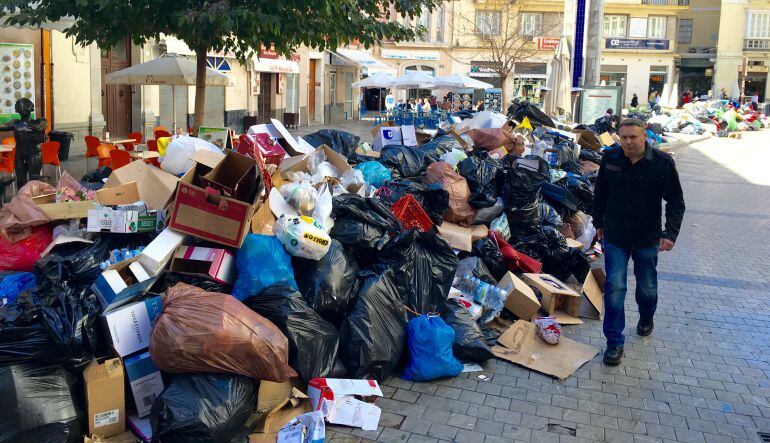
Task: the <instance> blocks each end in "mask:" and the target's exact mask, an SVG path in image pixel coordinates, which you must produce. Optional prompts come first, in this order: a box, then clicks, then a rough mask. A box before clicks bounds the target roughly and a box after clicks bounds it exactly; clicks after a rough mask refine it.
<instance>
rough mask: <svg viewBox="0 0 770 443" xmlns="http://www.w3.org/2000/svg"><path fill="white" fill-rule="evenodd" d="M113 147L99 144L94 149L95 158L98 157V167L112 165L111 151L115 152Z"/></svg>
mask: <svg viewBox="0 0 770 443" xmlns="http://www.w3.org/2000/svg"><path fill="white" fill-rule="evenodd" d="M117 149H118V148H116V147H115V145H108V144H100V145H99V146H97V147H96V152H97V157H99V165H98V166H99V167H102V166H111V165H112V155H111V154H110V153H111V152H112V151H115V150H117Z"/></svg>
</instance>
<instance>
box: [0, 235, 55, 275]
mask: <svg viewBox="0 0 770 443" xmlns="http://www.w3.org/2000/svg"><path fill="white" fill-rule="evenodd" d="M30 232H31V234H30V235H29V236H28V237H26V238H23V239H22V240H20V241H18V242H16V243H11V242H9V241H8V240H6V239H5V238H3V237H0V271H17V272H31V271H32V269H33V268H34V267H35V263H36V262H37V261H38V260H39V259H40V254H41V253H42V252H43V251H44V250H45V248H47V247H48V245H49V244H50V243H51V240H52V235H51V230H50V229H49V228H48V226H39V227H36V228H32V229H30Z"/></svg>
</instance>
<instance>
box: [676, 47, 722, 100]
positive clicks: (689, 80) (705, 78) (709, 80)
mask: <svg viewBox="0 0 770 443" xmlns="http://www.w3.org/2000/svg"><path fill="white" fill-rule="evenodd" d="M688 55H689V54H688ZM698 55H699V54H698ZM714 57H715V56H714V55H711V56H709V55H708V54H705V56H704V57H686V58H685V56H682V58H680V59H679V61H678V65H679V81H678V83H679V93H680V96H681V94H682V93H684V91H689V90H692V91H693V92H694V93H695V96H696V97H700V96H703V95H707V94H708V91H710V90H711V88H712V85H713V84H714ZM712 93H713V91H712Z"/></svg>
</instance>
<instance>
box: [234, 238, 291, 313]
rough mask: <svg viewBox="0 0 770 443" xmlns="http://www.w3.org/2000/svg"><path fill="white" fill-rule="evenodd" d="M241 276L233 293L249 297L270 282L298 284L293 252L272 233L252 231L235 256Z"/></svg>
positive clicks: (236, 265)
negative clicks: (288, 250)
mask: <svg viewBox="0 0 770 443" xmlns="http://www.w3.org/2000/svg"><path fill="white" fill-rule="evenodd" d="M235 267H236V269H237V270H238V278H237V279H236V280H235V285H234V286H233V297H235V298H237V299H238V300H241V301H243V300H246V299H248V298H251V297H253V296H255V295H258V294H259V293H260V292H262V291H263V290H264V289H265V288H267V287H268V286H270V285H275V284H284V285H287V286H290V287H292V288H293V289H294V290H299V289H298V288H297V282H296V281H295V280H294V268H293V267H292V266H291V256H289V254H287V253H286V250H285V249H284V248H283V245H282V244H281V242H279V241H278V239H277V238H276V237H275V236H272V235H258V234H249V235H247V236H246V238H245V239H244V240H243V246H241V249H239V250H238V255H236V256H235Z"/></svg>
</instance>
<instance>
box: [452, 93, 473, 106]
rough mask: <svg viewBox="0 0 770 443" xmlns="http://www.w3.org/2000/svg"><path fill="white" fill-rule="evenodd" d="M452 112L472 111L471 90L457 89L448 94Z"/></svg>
mask: <svg viewBox="0 0 770 443" xmlns="http://www.w3.org/2000/svg"><path fill="white" fill-rule="evenodd" d="M449 95H450V101H451V102H452V111H461V110H466V111H470V110H471V109H473V89H457V90H454V91H452V92H450V93H449Z"/></svg>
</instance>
